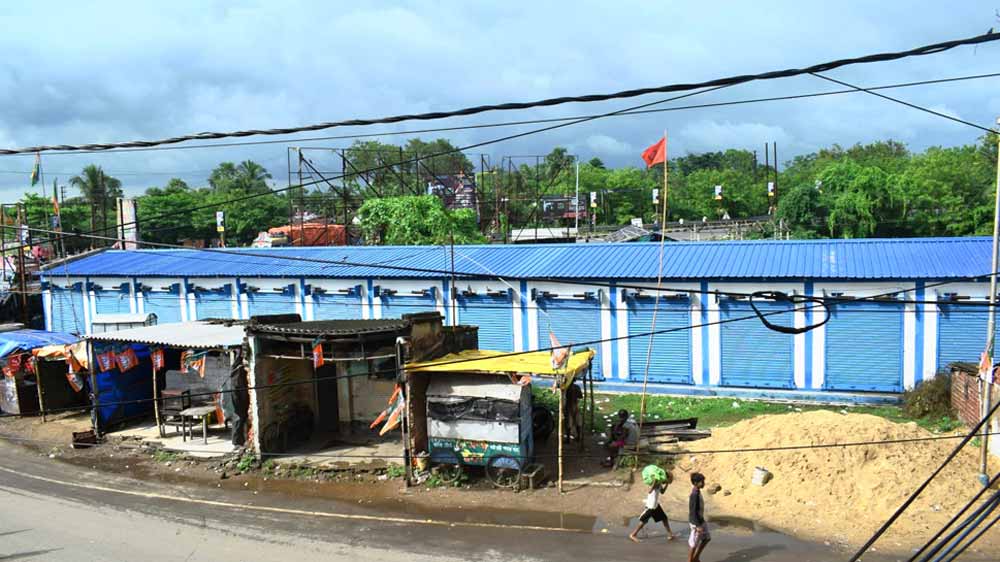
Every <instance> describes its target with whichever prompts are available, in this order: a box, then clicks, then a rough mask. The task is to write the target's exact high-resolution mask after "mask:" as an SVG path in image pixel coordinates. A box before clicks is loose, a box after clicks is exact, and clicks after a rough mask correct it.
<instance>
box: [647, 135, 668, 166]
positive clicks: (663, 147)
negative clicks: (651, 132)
mask: <svg viewBox="0 0 1000 562" xmlns="http://www.w3.org/2000/svg"><path fill="white" fill-rule="evenodd" d="M642 159H643V161H645V162H646V167H647V168H652V167H653V166H655V165H657V164H665V163H666V161H667V137H663V138H662V139H660V140H658V141H656V144H654V145H653V146H651V147H649V148H647V149H646V150H643V151H642Z"/></svg>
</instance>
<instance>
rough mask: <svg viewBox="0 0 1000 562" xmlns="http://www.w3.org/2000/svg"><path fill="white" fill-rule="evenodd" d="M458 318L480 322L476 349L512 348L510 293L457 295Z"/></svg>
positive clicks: (466, 322)
mask: <svg viewBox="0 0 1000 562" xmlns="http://www.w3.org/2000/svg"><path fill="white" fill-rule="evenodd" d="M458 320H459V323H460V324H463V325H466V326H479V349H489V350H493V351H514V308H513V305H512V304H511V301H510V295H509V294H504V295H483V294H476V295H467V296H466V295H460V296H459V298H458Z"/></svg>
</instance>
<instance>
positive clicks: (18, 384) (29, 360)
mask: <svg viewBox="0 0 1000 562" xmlns="http://www.w3.org/2000/svg"><path fill="white" fill-rule="evenodd" d="M78 340H79V338H77V337H76V336H73V335H70V334H64V333H61V332H46V331H42V330H15V331H11V332H3V333H0V364H2V370H3V376H2V377H0V410H2V411H3V412H5V413H8V414H34V413H39V412H41V413H44V412H45V411H46V410H47V409H52V410H61V409H64V408H72V407H74V406H83V405H85V404H86V394H85V392H84V388H83V385H82V384H81V383H80V382H78V379H75V378H73V377H68V376H67V373H68V368H67V364H66V348H67V347H69V346H71V345H73V344H75V343H76V342H77V341H78ZM74 381H77V382H76V383H75V385H74Z"/></svg>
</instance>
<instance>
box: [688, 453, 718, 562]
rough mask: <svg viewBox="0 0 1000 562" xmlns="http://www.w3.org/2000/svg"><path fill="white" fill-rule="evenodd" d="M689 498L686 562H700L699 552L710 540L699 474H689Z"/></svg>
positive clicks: (702, 477) (703, 485)
mask: <svg viewBox="0 0 1000 562" xmlns="http://www.w3.org/2000/svg"><path fill="white" fill-rule="evenodd" d="M691 484H692V485H693V486H694V487H693V488H692V489H691V496H690V497H689V498H688V524H689V525H690V526H691V536H690V537H688V547H689V549H688V562H701V552H702V551H703V550H705V545H707V544H708V541H710V540H712V536H711V535H709V534H708V525H707V524H706V523H705V501H704V500H703V499H702V497H701V489H702V488H704V487H705V476H704V475H702V474H701V473H700V472H694V473H692V474H691Z"/></svg>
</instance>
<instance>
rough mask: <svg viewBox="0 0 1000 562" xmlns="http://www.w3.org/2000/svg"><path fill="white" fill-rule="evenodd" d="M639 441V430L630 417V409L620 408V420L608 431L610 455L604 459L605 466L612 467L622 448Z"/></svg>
mask: <svg viewBox="0 0 1000 562" xmlns="http://www.w3.org/2000/svg"><path fill="white" fill-rule="evenodd" d="M638 442H639V430H638V428H636V426H635V423H634V422H633V421H632V420H631V419H629V413H628V410H625V409H621V410H618V421H617V422H615V424H614V425H612V426H611V430H610V432H609V433H608V444H607V450H608V456H607V457H606V458H605V459H604V466H607V467H611V466H614V464H615V459H616V458H618V455H619V454H621V451H622V449H624V448H626V447H629V446H632V447H635V445H636V443H638Z"/></svg>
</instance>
